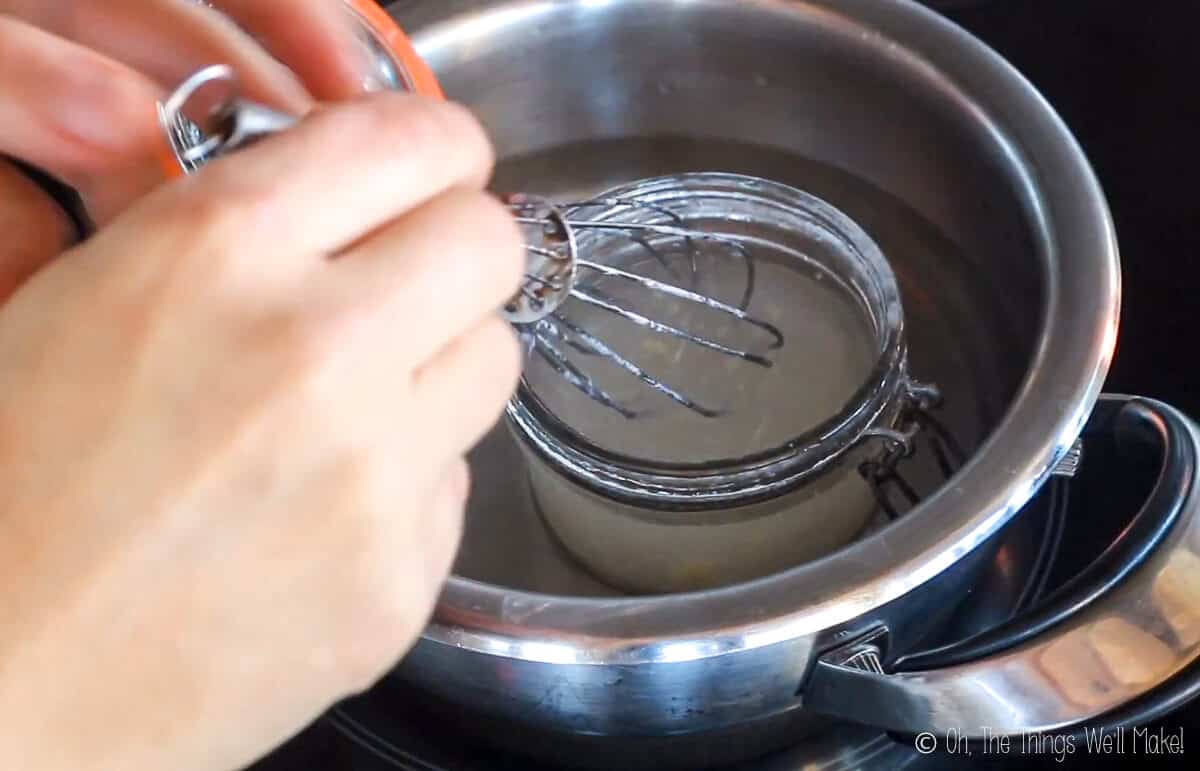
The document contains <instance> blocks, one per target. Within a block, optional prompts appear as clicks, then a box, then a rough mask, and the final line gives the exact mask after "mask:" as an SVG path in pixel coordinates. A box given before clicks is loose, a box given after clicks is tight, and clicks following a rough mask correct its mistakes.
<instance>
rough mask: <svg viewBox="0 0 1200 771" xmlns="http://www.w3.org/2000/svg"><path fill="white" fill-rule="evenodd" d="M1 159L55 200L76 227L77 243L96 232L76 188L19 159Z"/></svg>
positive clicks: (1, 156) (0, 157)
mask: <svg viewBox="0 0 1200 771" xmlns="http://www.w3.org/2000/svg"><path fill="white" fill-rule="evenodd" d="M0 159H3V160H6V161H9V162H10V163H12V164H13V165H14V166H16V167H17V170H18V171H20V172H21V173H23V174H24V175H25V176H26V177H28V178H29V179H30V180H31V181H32V182H33V183H34V184H35V185H37V186H38V187H40V188H41V189H42V190H44V191H45V192H46V195H48V196H50V197H51V198H53V199H54V201H55V203H57V204H58V205H59V207H60V208H61V209H62V210H63V213H64V214H66V215H67V217H68V218H69V219H70V220H71V224H72V225H73V226H74V227H75V241H76V243H78V242H80V241H85V240H87V238H88V236H90V235H91V234H92V232H93V231H94V230H95V225H94V224H93V223H92V218H91V217H89V216H88V213H87V209H86V208H85V207H84V205H83V199H82V198H80V196H79V193H77V192H76V191H75V189H74V188H72V187H70V186H69V185H65V184H63V183H62V182H60V181H58V180H57V179H55V178H54V177H52V176H50V175H49V174H47V173H46V172H44V171H42V170H41V169H39V168H37V167H35V166H30V165H29V164H28V163H26V162H25V161H22V160H21V159H19V158H12V157H10V156H7V155H0Z"/></svg>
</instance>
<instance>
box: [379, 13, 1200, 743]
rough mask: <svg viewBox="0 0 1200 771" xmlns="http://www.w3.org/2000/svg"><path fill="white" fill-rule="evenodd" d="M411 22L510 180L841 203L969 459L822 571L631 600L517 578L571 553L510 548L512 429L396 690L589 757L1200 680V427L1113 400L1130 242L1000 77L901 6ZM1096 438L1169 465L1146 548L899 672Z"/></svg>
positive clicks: (968, 724) (1116, 555)
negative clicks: (1021, 518)
mask: <svg viewBox="0 0 1200 771" xmlns="http://www.w3.org/2000/svg"><path fill="white" fill-rule="evenodd" d="M391 10H392V13H393V15H395V16H396V18H398V19H399V20H400V21H401V23H402V24H403V25H404V26H405V27H406V28H407V29H408V30H409V32H410V33H412V34H413V38H414V43H415V45H416V46H417V48H418V51H419V52H420V53H421V55H422V56H423V57H425V58H426V59H427V60H428V62H429V63H430V64H431V65H432V66H433V68H434V70H435V71H436V72H437V74H438V76H439V78H440V79H441V81H442V84H443V86H444V87H445V90H446V92H447V94H448V95H449V96H450V97H451V98H453V99H455V100H458V101H462V102H464V103H466V104H467V105H469V106H470V107H472V108H473V109H474V110H475V111H476V113H477V114H478V115H479V116H480V117H481V119H482V120H483V122H484V123H485V124H486V125H487V127H488V128H489V130H490V131H491V134H492V136H493V139H494V141H495V142H496V144H497V147H498V148H499V153H500V157H501V161H502V162H501V165H500V168H499V170H498V175H497V185H498V187H501V188H506V189H523V190H530V191H532V192H539V193H548V194H564V195H565V194H568V193H576V194H578V193H580V192H586V191H588V190H592V189H596V188H600V187H607V186H609V185H611V184H613V183H615V182H620V181H623V180H627V179H629V178H636V177H645V176H650V175H652V174H656V173H664V172H666V171H682V170H721V171H740V172H743V173H755V174H758V175H759V176H764V177H771V178H775V179H779V180H780V181H782V182H785V183H788V184H792V185H794V186H797V187H801V188H805V189H808V190H810V191H811V192H814V193H816V194H818V195H821V196H823V197H825V198H827V199H828V200H830V201H831V202H833V203H834V204H835V205H838V206H839V208H841V209H842V210H843V211H846V212H847V213H849V214H850V215H851V216H852V217H854V218H855V219H856V220H857V221H859V222H860V223H861V224H863V225H864V226H865V227H866V228H867V229H868V230H871V231H872V233H873V235H874V236H875V237H876V238H877V239H878V240H879V241H880V243H881V245H882V246H883V248H884V251H885V253H886V254H887V256H888V257H889V259H890V260H891V261H892V263H893V267H894V268H895V269H896V272H897V274H898V276H899V278H900V281H901V284H902V291H903V292H904V293H905V302H906V307H907V308H912V309H914V311H913V314H914V316H915V319H914V320H913V322H912V324H911V332H910V340H911V347H912V350H913V358H914V362H915V363H917V364H918V365H919V364H920V363H921V357H922V356H924V357H926V358H925V362H924V364H925V365H927V366H922V367H921V371H922V372H927V373H929V374H928V376H929V377H931V378H933V379H935V380H936V381H937V382H939V384H941V385H942V386H943V388H944V390H945V391H946V392H947V394H948V399H950V400H951V402H952V403H951V404H950V405H949V407H950V412H951V414H950V416H949V420H950V422H951V424H952V427H953V428H954V429H955V430H956V431H957V432H958V433H959V435H960V437H962V438H964V441H965V443H967V444H969V445H970V446H971V447H972V449H973V450H974V452H973V455H972V459H971V461H970V462H969V463H968V464H967V465H966V466H965V467H964V468H963V469H962V470H961V471H960V472H959V473H958V474H957V475H956V476H955V477H954V478H953V479H952V480H951V481H950V482H949V483H948V484H944V485H941V486H940V487H937V488H936V489H934V488H932V487H930V488H929V489H930V493H931V494H930V495H929V496H928V497H927V498H926V499H925V500H923V501H922V503H921V504H920V505H919V506H918V507H917V508H916V509H914V510H913V511H911V512H910V513H908V514H907V515H906V516H905V517H903V518H902V519H900V520H899V521H897V522H895V523H894V524H892V525H890V526H888V527H887V528H885V529H883V530H881V531H879V532H877V533H874V534H872V535H870V536H868V537H866V538H864V539H862V540H860V541H858V542H856V543H854V544H852V545H851V546H849V547H847V548H845V549H843V550H841V551H840V552H838V553H836V554H834V555H831V556H829V557H827V558H824V559H821V560H819V561H816V562H813V563H809V564H805V565H801V566H798V567H796V568H794V569H792V570H790V571H786V572H783V573H780V574H778V575H775V576H772V577H769V578H766V579H762V580H758V581H755V582H752V583H747V584H742V585H737V586H730V587H727V588H723V589H719V590H713V591H706V592H701V593H694V594H681V595H671V596H662V597H649V598H627V597H619V596H604V592H603V590H602V589H601V588H598V587H595V586H592V585H590V584H588V583H587V582H586V581H584V580H582V579H581V580H578V581H576V580H575V579H574V578H573V577H572V576H568V573H569V569H567V568H564V567H563V566H561V565H551V564H550V563H549V562H546V563H545V565H546V566H547V567H546V573H545V574H544V575H542V574H535V573H536V571H534V572H532V573H531V572H529V571H528V570H526V568H527V567H529V566H531V565H541V564H542V562H541V560H542V557H543V556H544V555H545V554H549V553H550V551H549V550H550V549H551V547H552V545H547V544H546V543H545V542H544V536H543V537H542V539H543V540H542V541H538V540H537V537H533V536H531V537H530V538H529V539H528V540H526V541H521V540H520V533H517V532H516V531H520V530H521V529H522V527H523V525H520V524H514V523H513V522H511V521H509V520H508V519H506V512H507V511H508V509H509V508H513V509H514V510H515V508H520V507H522V506H525V505H527V501H524V500H523V499H522V498H521V492H520V489H519V487H520V485H519V476H520V474H521V473H522V472H521V470H520V467H519V466H518V465H515V464H518V463H519V461H518V460H517V459H516V456H515V453H513V452H511V447H510V444H511V443H510V442H509V441H508V440H507V439H506V438H505V437H504V435H503V433H502V432H499V433H497V434H496V435H495V436H494V437H492V438H491V439H490V440H489V441H488V442H487V443H485V446H484V447H483V448H482V449H481V451H480V453H479V454H478V455H477V456H476V458H475V466H476V468H475V472H476V487H477V490H478V491H479V493H478V495H477V497H476V500H475V502H474V503H473V506H472V511H471V513H470V514H469V517H470V521H469V523H468V533H467V539H466V543H465V544H464V553H463V556H462V558H461V559H460V564H459V566H458V568H456V576H455V577H453V578H452V579H451V580H450V582H449V583H448V585H447V586H446V589H445V592H444V595H443V597H442V599H441V601H440V604H439V606H438V609H437V612H436V615H435V617H434V619H433V620H432V622H431V623H430V625H429V627H428V629H427V631H426V632H425V634H424V635H423V637H422V639H421V641H420V643H419V644H418V646H417V647H416V649H415V650H414V651H413V652H412V654H411V655H410V656H409V657H408V658H407V659H406V660H405V662H403V664H402V665H401V667H400V668H399V669H398V670H397V672H396V676H397V677H401V678H404V679H405V680H407V681H410V682H412V683H416V684H418V685H419V686H420V687H421V688H423V689H424V690H426V691H427V692H429V693H430V694H431V695H433V696H434V697H436V698H439V699H444V700H446V701H449V702H452V703H455V704H459V705H463V706H465V707H468V708H471V709H474V710H478V711H479V712H480V713H481V714H487V715H491V716H494V717H497V718H500V719H505V720H511V721H515V722H517V723H522V724H527V725H537V726H541V727H544V728H547V729H552V730H556V731H562V732H568V733H574V734H580V735H593V736H602V737H603V736H637V737H658V736H667V735H674V734H680V733H686V732H723V731H729V730H731V729H732V728H735V727H737V726H739V725H745V724H754V723H760V724H766V723H770V722H772V721H776V722H778V721H781V720H785V719H787V718H788V717H789V716H795V715H798V714H805V713H813V714H824V715H829V716H834V717H838V718H846V719H850V720H855V721H858V722H863V723H868V724H871V725H874V726H878V727H882V728H887V729H892V730H897V731H907V732H913V733H916V732H920V731H932V732H935V733H945V732H947V731H950V730H954V731H957V732H959V733H960V734H961V735H963V736H979V735H982V734H983V733H984V732H985V731H986V732H990V734H991V735H1001V734H1019V733H1023V732H1027V731H1035V730H1048V729H1055V728H1059V727H1063V726H1069V725H1073V724H1077V723H1079V722H1081V721H1084V720H1088V719H1091V718H1094V717H1096V716H1099V715H1103V714H1106V713H1108V712H1110V711H1111V710H1114V709H1117V708H1119V707H1121V706H1122V705H1124V704H1126V703H1128V702H1130V701H1131V700H1133V699H1136V698H1137V697H1139V696H1142V695H1144V694H1146V693H1148V692H1151V691H1153V690H1154V689H1155V688H1156V687H1158V686H1160V685H1161V684H1163V683H1165V682H1166V681H1167V680H1169V679H1170V678H1171V677H1172V676H1173V675H1175V674H1176V673H1178V672H1179V671H1181V670H1182V669H1183V668H1184V667H1186V666H1187V665H1189V664H1190V663H1191V662H1193V661H1194V660H1195V659H1196V658H1197V654H1198V653H1200V588H1198V587H1197V580H1196V575H1197V571H1198V570H1200V567H1198V566H1200V556H1198V555H1197V552H1198V551H1200V518H1198V517H1197V509H1198V508H1200V495H1198V493H1197V491H1196V489H1195V473H1196V463H1197V459H1198V458H1200V430H1198V429H1197V427H1196V426H1195V424H1193V423H1192V422H1191V421H1190V420H1188V419H1187V418H1185V417H1184V416H1182V415H1181V414H1179V413H1178V412H1176V411H1175V410H1173V409H1172V408H1170V407H1168V406H1166V405H1162V404H1159V403H1156V402H1152V401H1147V400H1139V399H1128V398H1126V397H1105V398H1104V399H1103V400H1101V401H1100V404H1099V408H1097V400H1098V398H1099V395H1100V390H1101V384H1102V382H1103V379H1104V377H1105V375H1106V372H1107V369H1108V365H1109V361H1110V357H1111V356H1112V353H1113V350H1114V347H1115V344H1116V339H1117V316H1118V304H1119V273H1118V258H1117V246H1116V242H1115V238H1114V234H1113V229H1112V223H1111V221H1110V219H1109V214H1108V211H1107V207H1106V204H1105V201H1104V197H1103V195H1102V192H1101V190H1100V188H1099V186H1098V184H1097V182H1096V179H1095V178H1094V176H1093V174H1092V171H1091V169H1090V168H1089V166H1088V163H1087V161H1086V159H1085V158H1084V157H1083V155H1082V153H1081V152H1080V149H1079V148H1078V147H1077V145H1076V143H1075V141H1074V140H1073V139H1072V137H1071V135H1070V133H1069V132H1068V130H1067V129H1066V127H1065V126H1063V124H1062V122H1061V121H1060V120H1059V119H1058V118H1057V116H1056V115H1055V113H1054V112H1053V110H1052V109H1051V108H1050V106H1049V105H1047V104H1046V103H1045V102H1044V101H1043V100H1042V99H1041V98H1040V96H1039V95H1038V94H1037V93H1036V92H1035V91H1034V89H1033V88H1032V87H1031V86H1030V85H1029V84H1028V83H1027V82H1026V81H1025V80H1023V79H1022V78H1021V76H1020V75H1019V74H1018V73H1016V72H1015V71H1014V70H1013V69H1012V68H1010V67H1009V66H1008V65H1007V64H1006V63H1005V62H1004V61H1002V60H1001V59H1000V58H999V57H997V56H996V55H995V54H994V53H992V52H991V51H990V50H988V49H987V48H986V47H985V46H983V45H982V44H981V43H980V42H979V41H977V40H975V39H974V38H972V37H971V36H969V35H968V34H966V33H965V32H963V31H962V30H960V29H958V28H957V27H955V26H953V25H952V24H950V23H948V22H947V21H945V20H943V19H942V18H941V17H939V16H937V15H936V14H934V13H933V12H931V11H929V10H928V9H926V8H924V7H922V6H919V5H917V4H915V3H913V2H909V1H908V0H807V1H805V2H799V1H790V2H789V1H788V0H755V1H753V2H751V1H749V0H747V1H744V2H741V1H737V0H723V1H722V0H607V1H605V2H596V1H595V0H557V1H549V0H540V1H538V0H508V1H507V2H505V1H502V0H493V1H491V2H488V1H486V0H476V1H471V0H462V1H460V0H442V1H441V2H436V3H435V2H401V3H396V4H393V6H392V8H391ZM718 166H719V167H720V168H717V167H718ZM901 211H902V212H903V214H904V216H903V217H900V216H899V215H896V216H892V215H893V214H895V213H896V212H901ZM917 223H921V224H920V226H918V224H917ZM954 394H957V395H958V396H957V399H955V397H954ZM1089 416H1091V422H1090V423H1088V420H1089ZM1085 423H1087V424H1088V426H1089V429H1088V435H1089V436H1090V437H1093V438H1095V437H1099V438H1100V439H1101V440H1104V441H1107V439H1108V438H1111V437H1114V436H1115V437H1117V438H1118V439H1121V440H1123V441H1124V440H1128V441H1134V440H1135V439H1136V440H1138V441H1149V442H1151V443H1152V444H1155V445H1156V446H1157V447H1158V448H1159V449H1160V450H1161V452H1162V454H1163V459H1164V460H1163V466H1162V472H1161V474H1160V479H1159V483H1158V486H1157V487H1156V488H1155V491H1154V493H1153V495H1152V496H1151V498H1150V500H1149V501H1148V502H1147V503H1146V506H1145V508H1144V509H1143V511H1142V512H1141V513H1140V514H1139V516H1138V518H1137V520H1136V523H1135V526H1131V527H1130V528H1129V529H1128V530H1127V531H1126V532H1125V533H1124V534H1122V536H1121V538H1120V539H1118V541H1116V542H1115V543H1114V544H1113V546H1112V547H1111V548H1110V551H1109V553H1106V555H1105V557H1104V558H1103V559H1102V560H1101V561H1100V562H1098V563H1097V564H1096V565H1095V566H1094V569H1093V571H1091V572H1090V573H1089V574H1086V575H1085V576H1083V577H1081V579H1080V580H1079V581H1077V582H1076V583H1074V584H1072V585H1070V586H1068V587H1067V589H1066V590H1065V592H1063V593H1060V594H1059V595H1056V597H1055V598H1054V602H1052V603H1051V605H1050V606H1049V607H1048V608H1047V609H1045V610H1043V611H1042V612H1041V613H1040V614H1039V615H1037V616H1034V617H1028V618H1023V619H1019V620H1018V621H1017V622H1014V624H1012V625H1009V626H1008V627H1006V628H1004V629H1001V630H999V631H997V632H996V633H994V634H993V635H992V636H991V637H990V638H988V639H984V640H977V641H974V642H973V644H971V645H968V646H964V647H962V648H960V649H958V650H957V651H949V652H945V651H944V652H942V654H943V655H941V656H925V657H916V658H913V657H911V656H907V654H909V653H911V652H912V651H913V650H914V649H915V648H916V647H917V645H918V643H919V641H920V639H921V638H922V636H923V635H924V633H925V632H926V631H928V629H929V628H930V627H931V626H933V625H935V624H936V623H937V621H938V619H939V618H941V617H942V616H943V615H945V612H946V611H948V610H949V609H950V608H952V607H953V606H954V604H955V602H956V601H957V600H958V599H960V598H961V589H960V587H961V586H963V585H964V583H965V582H966V581H967V580H968V579H969V578H970V577H971V575H972V574H973V573H974V571H975V570H976V569H977V568H978V566H979V565H980V564H982V562H983V561H984V560H986V559H987V557H988V556H989V546H990V545H991V544H994V543H995V540H996V537H997V534H998V533H999V532H1000V531H1001V530H1002V529H1003V528H1005V527H1006V525H1007V524H1008V523H1009V522H1010V520H1012V519H1013V517H1014V515H1015V514H1016V513H1017V512H1018V511H1019V510H1020V509H1021V508H1022V506H1024V505H1025V504H1026V502H1027V501H1028V500H1029V499H1030V497H1031V496H1032V495H1033V494H1034V493H1035V491H1036V490H1038V488H1039V487H1040V486H1041V485H1042V484H1043V483H1044V482H1045V481H1046V480H1047V478H1048V477H1049V476H1050V475H1051V474H1052V473H1054V472H1055V471H1056V469H1057V470H1059V471H1062V470H1063V466H1062V465H1061V464H1062V463H1063V462H1064V459H1065V458H1068V454H1069V452H1070V450H1071V449H1072V447H1073V446H1074V445H1075V443H1076V441H1077V439H1078V438H1079V437H1080V436H1081V433H1082V432H1083V429H1084V427H1085ZM1086 441H1090V439H1087V438H1086V437H1085V444H1084V449H1085V450H1086ZM1085 462H1086V460H1085ZM1114 476H1115V477H1117V478H1118V479H1119V474H1116V475H1114ZM514 480H516V481H514ZM514 533H515V534H514ZM514 539H515V540H514ZM525 547H527V549H526V550H525V551H522V548H525ZM537 549H543V550H545V551H544V553H543V552H542V551H536V550H537ZM535 552H536V553H535ZM531 569H532V568H531ZM522 571H526V572H522ZM556 571H557V572H556Z"/></svg>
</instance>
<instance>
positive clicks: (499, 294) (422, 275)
mask: <svg viewBox="0 0 1200 771" xmlns="http://www.w3.org/2000/svg"><path fill="white" fill-rule="evenodd" d="M334 267H335V269H336V273H337V274H338V275H336V276H334V277H331V278H330V279H328V280H327V282H326V283H323V285H322V286H321V287H319V288H318V291H328V292H337V293H340V295H341V298H340V302H342V303H343V304H349V305H350V306H353V307H359V308H369V307H375V308H379V309H381V313H382V315H384V317H385V318H384V321H385V323H387V324H388V325H389V326H391V327H392V328H395V329H404V330H405V333H404V334H403V335H397V339H396V341H395V352H396V354H397V355H398V356H401V357H402V358H404V359H405V360H407V361H411V362H414V363H416V364H419V363H422V362H424V361H426V360H428V359H429V358H431V357H432V356H434V355H435V354H437V353H438V352H439V351H440V350H441V349H442V348H444V347H445V346H446V345H448V344H449V343H450V341H451V340H454V339H455V338H457V337H459V336H460V335H462V334H464V333H466V332H468V331H470V330H472V329H474V328H475V327H477V326H478V325H479V324H480V323H481V322H483V321H484V320H485V319H486V318H488V317H491V316H493V315H495V312H496V311H497V309H499V308H500V307H501V306H502V305H503V304H504V302H505V301H506V300H507V299H508V298H510V297H511V296H512V295H513V294H514V293H515V292H516V291H517V288H518V286H519V283H520V280H521V276H522V274H523V272H524V269H525V249H524V246H523V244H522V240H521V234H520V231H519V230H518V228H517V226H516V223H515V221H514V220H513V217H512V215H511V214H510V213H509V212H508V210H507V209H506V208H505V207H504V206H502V205H501V204H500V203H499V202H498V201H496V200H495V199H494V198H492V197H491V196H489V195H487V194H486V193H482V192H474V191H470V190H466V189H458V190H454V191H452V192H449V193H446V194H444V195H442V196H441V197H439V198H437V199H436V200H434V201H433V202H431V203H429V204H427V205H426V206H424V207H422V208H420V209H417V210H415V211H413V212H410V213H409V214H407V215H405V216H403V217H401V218H400V219H399V220H398V221H396V222H395V223H394V224H392V225H390V226H388V227H387V228H385V229H383V230H381V231H380V232H378V233H377V234H375V235H373V236H371V237H370V238H369V239H367V240H365V241H363V242H362V243H360V244H359V245H357V246H356V247H354V248H353V249H352V250H350V251H348V252H347V253H345V254H343V255H342V256H341V257H340V259H339V260H338V261H337V262H336V263H335V266H334ZM335 280H336V283H335ZM414 321H415V322H416V323H414Z"/></svg>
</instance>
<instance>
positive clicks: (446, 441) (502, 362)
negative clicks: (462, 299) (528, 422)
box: [413, 317, 521, 454]
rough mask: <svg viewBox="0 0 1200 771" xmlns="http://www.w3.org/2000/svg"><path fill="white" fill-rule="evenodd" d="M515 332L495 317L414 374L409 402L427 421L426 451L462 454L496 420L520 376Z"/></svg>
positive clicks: (447, 348) (458, 340)
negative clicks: (429, 428) (430, 429)
mask: <svg viewBox="0 0 1200 771" xmlns="http://www.w3.org/2000/svg"><path fill="white" fill-rule="evenodd" d="M520 365H521V357H520V351H519V348H518V346H517V340H516V336H515V334H514V333H513V331H512V329H511V328H510V327H509V325H508V324H506V323H505V322H503V321H502V320H500V319H499V318H498V317H496V318H491V319H488V320H487V321H485V322H483V323H482V324H480V325H479V326H478V327H477V328H476V329H474V330H473V331H471V332H469V333H467V334H466V335H463V336H461V337H459V338H457V339H456V340H454V341H453V342H452V343H450V345H449V346H447V347H446V348H445V349H444V350H443V351H441V352H440V353H439V354H438V355H437V356H436V357H434V358H433V359H432V360H431V361H429V362H428V363H427V364H425V365H424V366H423V367H422V368H421V369H420V370H419V371H418V372H417V373H416V376H415V382H414V384H413V395H414V396H413V398H414V403H415V404H419V405H422V406H423V410H424V411H425V416H426V417H427V419H428V420H429V421H430V425H434V426H437V427H438V430H437V431H436V432H435V433H433V434H431V435H430V436H429V438H428V444H429V452H431V453H439V452H446V453H451V454H462V453H465V452H466V451H467V450H469V449H470V448H471V447H473V446H474V445H475V444H476V443H478V442H479V440H480V439H482V438H483V436H484V435H485V434H486V433H487V432H488V430H490V429H491V427H492V426H493V425H495V423H496V421H497V420H498V419H499V417H500V415H501V413H502V412H503V409H504V405H505V403H506V402H507V401H508V399H509V398H510V397H511V396H512V393H513V390H514V389H515V387H516V384H517V380H518V378H519V375H520Z"/></svg>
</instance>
